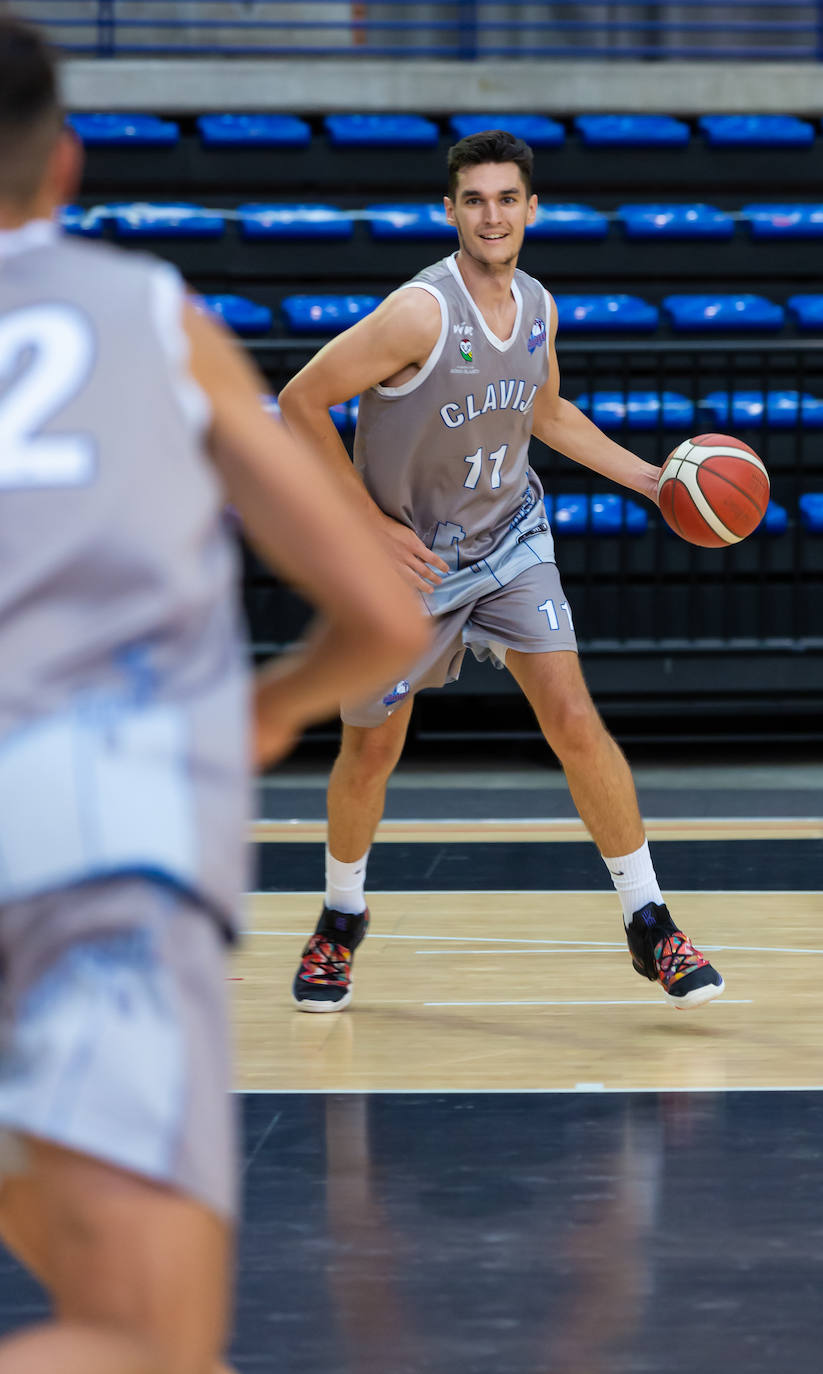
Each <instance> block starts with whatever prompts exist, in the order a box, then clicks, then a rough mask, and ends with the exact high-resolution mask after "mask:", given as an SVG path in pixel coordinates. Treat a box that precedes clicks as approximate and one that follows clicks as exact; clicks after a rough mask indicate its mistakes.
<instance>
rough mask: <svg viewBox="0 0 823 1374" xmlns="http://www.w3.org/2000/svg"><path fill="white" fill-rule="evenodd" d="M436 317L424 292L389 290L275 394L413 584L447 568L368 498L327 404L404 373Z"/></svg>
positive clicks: (425, 586) (425, 344) (420, 352)
mask: <svg viewBox="0 0 823 1374" xmlns="http://www.w3.org/2000/svg"><path fill="white" fill-rule="evenodd" d="M441 323H442V322H441V318H440V306H439V304H438V302H437V301H436V300H435V298H434V297H433V296H432V295H431V294H430V293H429V292H428V291H423V290H411V289H405V290H402V291H395V292H394V293H393V294H392V295H391V296H389V297H388V298H387V299H386V300H385V301H383V302H382V303H381V304H380V305H379V306H378V307H377V309H376V310H375V311H374V312H373V313H372V314H371V315H368V316H367V317H366V319H364V320H360V321H359V322H358V323H357V324H355V325H352V327H351V329H347V330H346V331H345V333H343V334H340V335H338V337H337V338H336V339H332V340H331V342H330V343H327V344H326V345H325V347H323V348H321V349H320V351H319V352H318V353H316V354H315V356H314V357H313V358H312V359H311V360H310V361H309V362H308V363H306V366H305V367H304V368H301V370H300V372H298V373H297V376H296V377H293V378H292V380H291V381H290V382H289V383H288V384H287V385H286V386H285V387H284V388H283V390H282V391H281V392H280V395H279V397H278V403H279V405H280V410H281V413H282V415H283V419H284V420H285V421H286V424H287V425H288V427H289V429H290V430H291V431H292V433H293V434H295V435H297V436H298V438H300V439H303V440H304V441H305V442H306V443H307V444H309V445H310V446H311V447H312V449H313V450H314V451H315V452H316V453H319V454H320V456H321V458H323V459H324V461H325V462H326V463H327V464H328V466H329V468H330V469H331V471H333V472H334V473H336V474H337V476H338V477H339V479H340V480H341V482H342V483H344V484H345V490H346V491H347V492H348V493H349V496H350V497H351V499H353V500H354V501H355V502H356V503H357V504H358V505H359V506H360V508H361V509H362V510H363V511H364V512H365V514H366V515H367V516H368V517H370V518H371V519H372V521H373V522H374V523H375V524H376V526H377V528H378V530H379V532H380V534H381V536H382V537H383V539H384V540H385V541H386V542H387V544H388V547H389V549H390V552H391V555H392V558H393V559H394V561H395V563H396V564H397V566H398V567H399V568H400V569H401V571H402V572H403V574H404V576H405V577H406V579H407V580H408V581H409V582H410V583H411V585H412V586H415V587H417V588H418V590H419V591H431V588H432V585H436V584H437V583H438V582H439V581H440V578H439V577H438V576H437V574H436V573H434V572H432V567H435V568H439V569H440V571H441V572H448V570H449V568H448V564H447V563H444V561H443V559H442V558H440V557H439V556H438V555H437V554H435V553H432V551H431V550H430V549H427V548H426V545H425V544H424V543H423V542H422V540H421V539H419V538H418V536H417V535H416V534H415V532H414V530H411V529H409V528H408V526H406V525H403V524H400V523H399V522H398V521H397V520H394V519H392V517H391V516H389V515H386V514H384V512H383V511H381V510H380V508H379V507H378V506H377V505H375V503H374V501H373V500H372V498H371V496H370V495H369V493H368V492H367V490H366V488H365V486H364V484H363V482H362V481H361V479H360V476H359V474H358V473H357V472H356V471H355V469H354V467H353V466H352V463H351V459H350V458H349V455H348V452H347V451H346V446H345V444H344V443H343V441H342V439H341V438H340V435H339V434H338V432H337V429H336V428H335V425H334V421H333V420H332V419H331V417H330V415H329V407H330V406H333V405H339V404H340V403H341V402H344V401H349V400H351V398H352V397H353V396H359V395H360V394H361V392H363V391H368V390H369V389H370V388H371V387H373V386H377V385H378V384H379V383H381V382H388V381H391V383H392V385H395V386H396V385H398V381H397V378H398V376H400V377H401V378H403V380H409V379H410V378H411V377H413V376H414V374H415V372H416V371H418V370H419V369H420V368H421V367H422V366H423V364H424V362H425V361H426V359H427V358H428V356H429V354H430V353H431V351H432V349H433V348H434V346H435V344H436V343H437V340H438V338H439V336H440V329H441ZM406 373H408V376H405V374H406Z"/></svg>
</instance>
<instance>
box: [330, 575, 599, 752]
mask: <svg viewBox="0 0 823 1374" xmlns="http://www.w3.org/2000/svg"><path fill="white" fill-rule="evenodd" d="M433 619H434V640H433V642H432V644H431V645H430V647H429V649H428V650H427V652H426V653H425V655H424V656H423V657H422V658H420V659H419V660H418V662H417V663H415V665H414V667H413V668H412V669H411V671H410V672H409V673H408V675H407V677H406V679H405V680H403V681H401V682H398V683H394V684H392V685H390V686H389V687H388V688H387V690H385V691H383V692H381V693H380V694H379V695H378V696H376V697H374V698H373V699H372V700H370V701H367V702H362V703H360V704H358V705H357V706H353V707H349V706H346V707H344V709H343V710H342V711H341V716H342V718H343V720H344V721H345V722H346V723H347V724H348V725H360V726H367V727H371V726H376V725H382V723H383V721H384V720H387V719H388V717H389V716H390V715H391V714H392V712H393V711H396V710H397V708H398V706H401V705H402V704H403V703H404V702H405V701H407V700H408V699H409V697H411V696H413V695H414V694H415V693H416V692H420V691H422V690H423V688H425V687H442V686H444V684H445V683H447V682H455V681H456V680H457V678H458V677H459V676H460V669H461V667H462V664H463V657H464V655H465V652H466V649H471V651H472V653H473V654H474V656H475V658H476V659H478V660H483V659H485V658H488V659H491V661H492V663H493V664H494V665H495V667H496V668H502V667H504V666H505V661H506V651H507V650H508V649H516V650H518V651H519V652H520V653H524V654H543V653H552V652H556V651H557V650H559V649H566V650H571V652H572V653H576V652H577V638H576V636H575V633H574V625H573V623H572V615H571V609H570V607H569V603H568V602H567V600H566V596H565V593H564V591H563V586H562V583H561V581H560V573H559V572H558V571H557V564H556V563H535V564H533V565H532V566H531V567H529V568H527V569H526V570H525V571H524V572H521V573H520V574H519V575H518V576H517V577H515V578H513V580H512V581H511V582H507V583H506V584H505V586H495V587H494V588H493V590H490V591H487V592H484V594H483V595H482V596H480V597H479V598H478V599H477V600H476V601H469V602H467V603H466V604H464V605H461V606H457V607H455V608H453V609H451V610H447V611H444V612H443V613H442V614H441V615H437V616H434V617H433Z"/></svg>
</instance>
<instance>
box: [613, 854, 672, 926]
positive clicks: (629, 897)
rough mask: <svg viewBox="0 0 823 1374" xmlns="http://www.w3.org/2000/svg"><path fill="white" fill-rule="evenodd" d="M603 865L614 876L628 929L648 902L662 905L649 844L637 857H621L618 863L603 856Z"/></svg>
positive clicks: (624, 855) (617, 860)
mask: <svg viewBox="0 0 823 1374" xmlns="http://www.w3.org/2000/svg"><path fill="white" fill-rule="evenodd" d="M603 862H604V864H605V865H606V867H607V869H608V870H609V873H610V874H611V879H612V882H613V883H614V885H615V888H616V890H617V895H618V897H619V898H620V902H621V905H622V907H623V921H624V923H625V924H626V925H627V926H628V925H630V924H631V919H632V916H633V915H634V913H635V912H636V911H639V910H640V908H641V907H642V906H645V905H646V903H647V902H659V903H662V901H663V896H662V893H661V891H660V888H659V886H658V882H657V877H656V875H655V871H654V865H653V863H652V858H651V854H650V853H649V842H648V840H644V841H643V843H642V845H641V846H640V848H639V849H636V850H635V851H634V853H633V854H621V855H619V856H618V857H617V858H616V859H607V858H606V856H605V855H603Z"/></svg>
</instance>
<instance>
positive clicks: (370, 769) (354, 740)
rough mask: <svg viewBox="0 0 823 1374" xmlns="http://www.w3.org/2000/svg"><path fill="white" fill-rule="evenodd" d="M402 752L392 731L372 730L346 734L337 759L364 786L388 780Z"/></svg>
mask: <svg viewBox="0 0 823 1374" xmlns="http://www.w3.org/2000/svg"><path fill="white" fill-rule="evenodd" d="M402 750H403V738H402V736H401V738H400V739H399V740H398V739H397V736H396V734H395V732H394V731H390V730H385V729H383V728H381V727H379V726H378V727H377V729H375V730H363V729H356V730H349V731H347V732H346V734H345V736H344V740H343V747H342V749H341V757H342V758H343V759H344V760H345V763H346V766H347V768H348V769H349V770H351V771H352V772H354V773H355V774H356V775H357V777H358V779H359V780H361V781H362V782H363V783H364V784H366V783H368V782H370V781H372V780H377V779H383V778H386V777H388V775H389V774H390V773H391V772H392V770H393V768H394V767H395V764H396V763H397V761H398V759H399V758H400V755H401V753H402Z"/></svg>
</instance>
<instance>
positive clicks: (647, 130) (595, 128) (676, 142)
mask: <svg viewBox="0 0 823 1374" xmlns="http://www.w3.org/2000/svg"><path fill="white" fill-rule="evenodd" d="M574 125H575V128H576V129H577V132H578V133H579V134H580V136H581V138H582V140H583V142H584V143H585V144H586V145H587V147H589V148H684V147H685V146H686V144H687V143H688V142H689V139H690V137H691V131H690V129H689V126H688V124H684V123H683V121H682V120H681V119H673V118H672V117H671V115H654V114H633V115H605V114H604V115H578V116H577V118H576V119H575V121H574Z"/></svg>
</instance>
